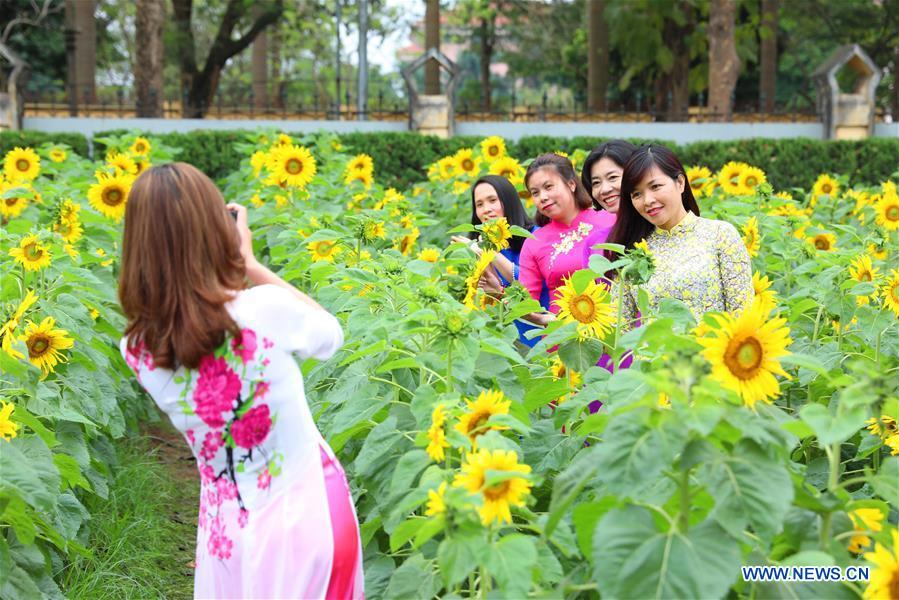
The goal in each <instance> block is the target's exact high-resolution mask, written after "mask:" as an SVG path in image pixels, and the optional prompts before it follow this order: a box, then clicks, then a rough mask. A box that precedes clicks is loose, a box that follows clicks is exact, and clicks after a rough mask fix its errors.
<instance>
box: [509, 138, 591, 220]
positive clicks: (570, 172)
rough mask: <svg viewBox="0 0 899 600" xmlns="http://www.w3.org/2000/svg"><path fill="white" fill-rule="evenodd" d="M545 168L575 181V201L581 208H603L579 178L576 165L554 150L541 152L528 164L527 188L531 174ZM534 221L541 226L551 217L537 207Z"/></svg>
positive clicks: (567, 180)
mask: <svg viewBox="0 0 899 600" xmlns="http://www.w3.org/2000/svg"><path fill="white" fill-rule="evenodd" d="M545 168H550V169H553V170H554V171H555V172H556V174H557V175H558V176H559V177H561V178H562V181H564V182H565V183H571V182H572V181H573V182H574V183H575V187H574V203H575V204H576V205H577V207H578V208H579V209H580V210H586V209H588V208H591V207H592V208H593V209H594V210H600V209H601V208H602V207H601V206H600V205H599V203H597V202H596V200H594V199H593V197H592V196H590V193H589V192H588V191H587V188H585V187H584V184H583V183H582V182H581V180H580V178H578V176H577V173H575V172H574V167H573V166H572V164H571V161H570V160H568V159H567V158H565V157H564V156H560V155H558V154H555V153H553V152H549V153H547V154H541V155H540V156H538V157H537V158H535V159H534V160H533V162H531V164H530V165H528V170H527V171H526V172H525V174H524V186H525V188H527V186H528V180H529V179H530V178H531V175H533V174H534V173H536V172H537V171H539V170H540V169H545ZM534 222H535V223H536V224H537V225H539V226H540V227H543V226H544V225H546V224H548V223H549V217H547V216H546V215H544V214H543V213H542V212H540V210H539V209H537V208H535V209H534Z"/></svg>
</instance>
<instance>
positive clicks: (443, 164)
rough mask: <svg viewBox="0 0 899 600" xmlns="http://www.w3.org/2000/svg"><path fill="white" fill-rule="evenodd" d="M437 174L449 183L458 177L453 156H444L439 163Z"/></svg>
mask: <svg viewBox="0 0 899 600" xmlns="http://www.w3.org/2000/svg"><path fill="white" fill-rule="evenodd" d="M437 173H438V174H439V176H440V179H442V180H443V181H449V180H450V179H452V178H453V177H455V175H456V161H455V160H454V159H453V157H452V156H444V157H443V158H441V159H440V160H438V161H437Z"/></svg>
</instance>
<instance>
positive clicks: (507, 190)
mask: <svg viewBox="0 0 899 600" xmlns="http://www.w3.org/2000/svg"><path fill="white" fill-rule="evenodd" d="M482 183H486V184H487V185H489V186H491V187H492V188H493V189H494V190H495V191H496V196H497V197H498V198H499V201H500V203H501V204H502V205H503V214H504V215H505V217H506V221H508V223H509V225H518V226H519V227H521V228H523V229H526V230H527V231H530V230H531V227H533V226H534V223H533V221H531V218H530V217H529V216H528V214H527V213H526V212H525V210H524V206H522V205H521V198H519V197H518V190H516V189H515V186H514V185H512V183H511V182H510V181H509V180H508V179H506V178H505V177H502V176H500V175H484V176H483V177H481V178H480V179H478V180H477V181H475V182H474V184H473V185H472V186H471V224H472V225H480V224H481V220H480V219H478V213H477V210H476V209H475V202H474V190H475V188H477V187H478V186H479V185H481V184H482ZM478 235H479V233H478V232H477V231H472V232H470V233H469V234H468V237H470V238H471V239H476V238H477V237H478ZM524 240H525V238H523V237H521V236H517V235H516V236H512V239H511V240H509V247H510V248H511V249H512V251H513V252H521V246H522V245H523V244H524Z"/></svg>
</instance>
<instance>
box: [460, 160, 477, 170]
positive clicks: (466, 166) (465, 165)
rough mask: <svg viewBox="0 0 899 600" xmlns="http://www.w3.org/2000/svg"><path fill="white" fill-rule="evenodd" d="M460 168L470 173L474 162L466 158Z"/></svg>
mask: <svg viewBox="0 0 899 600" xmlns="http://www.w3.org/2000/svg"><path fill="white" fill-rule="evenodd" d="M462 168H463V169H465V170H466V171H471V170H472V169H474V161H473V160H471V159H470V158H466V159H465V160H463V161H462Z"/></svg>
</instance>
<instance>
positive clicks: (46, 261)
mask: <svg viewBox="0 0 899 600" xmlns="http://www.w3.org/2000/svg"><path fill="white" fill-rule="evenodd" d="M9 255H10V256H12V257H13V258H14V259H16V262H18V263H21V264H22V266H23V267H25V270H26V271H40V270H41V269H43V268H44V267H49V266H50V259H51V258H52V256H51V254H50V249H49V248H47V247H46V246H44V245H43V244H42V243H41V242H40V240H39V239H38V237H37V235H35V234H32V235H27V236H25V237H24V238H22V239H21V241H20V242H19V245H18V247H16V248H13V249H12V250H10V251H9Z"/></svg>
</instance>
